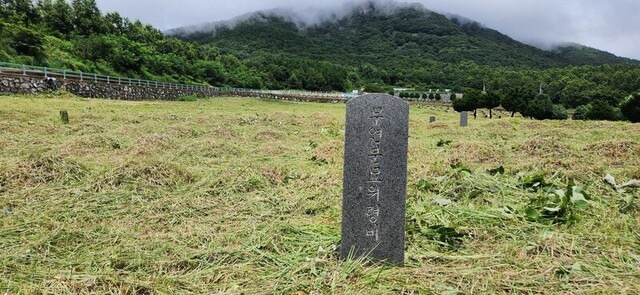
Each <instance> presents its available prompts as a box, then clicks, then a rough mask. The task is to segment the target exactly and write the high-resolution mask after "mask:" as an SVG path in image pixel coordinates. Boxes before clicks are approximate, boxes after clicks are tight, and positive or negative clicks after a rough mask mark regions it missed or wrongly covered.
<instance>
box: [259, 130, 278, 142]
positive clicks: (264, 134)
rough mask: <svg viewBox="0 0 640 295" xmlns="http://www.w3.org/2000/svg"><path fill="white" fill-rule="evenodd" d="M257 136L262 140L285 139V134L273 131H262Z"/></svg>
mask: <svg viewBox="0 0 640 295" xmlns="http://www.w3.org/2000/svg"><path fill="white" fill-rule="evenodd" d="M256 136H257V137H258V138H259V139H261V140H274V139H281V138H283V137H284V133H282V132H276V131H271V130H261V131H259V132H258V134H256Z"/></svg>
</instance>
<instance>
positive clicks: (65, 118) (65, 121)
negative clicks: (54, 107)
mask: <svg viewBox="0 0 640 295" xmlns="http://www.w3.org/2000/svg"><path fill="white" fill-rule="evenodd" d="M60 121H62V124H69V113H68V112H67V111H60Z"/></svg>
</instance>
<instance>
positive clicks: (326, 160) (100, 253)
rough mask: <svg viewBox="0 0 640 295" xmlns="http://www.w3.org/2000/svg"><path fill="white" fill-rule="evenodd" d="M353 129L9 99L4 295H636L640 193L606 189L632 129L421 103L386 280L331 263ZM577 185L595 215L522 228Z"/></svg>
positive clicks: (0, 102)
mask: <svg viewBox="0 0 640 295" xmlns="http://www.w3.org/2000/svg"><path fill="white" fill-rule="evenodd" d="M60 110H67V111H68V112H69V116H70V124H68V125H63V124H62V123H61V122H60V119H59V111H60ZM431 115H435V116H437V119H438V121H437V123H435V124H431V125H430V124H429V123H428V122H429V116H431ZM344 116H345V105H343V104H314V103H290V102H280V101H268V100H256V99H243V98H216V99H205V100H199V101H197V102H156V101H153V102H152V101H145V102H127V101H108V100H87V99H80V98H75V97H71V96H66V95H62V96H53V97H47V96H3V97H0V294H72V293H73V294H156V293H157V294H216V293H220V294H270V293H285V294H384V293H416V294H417V293H439V294H458V293H461V294H463V293H477V294H484V293H548V294H553V293H557V294H563V293H573V294H583V293H602V294H618V293H622V294H625V293H626V294H638V293H640V201H639V200H638V197H640V192H639V191H638V190H637V189H636V190H635V191H634V190H632V189H627V190H622V191H617V190H615V189H614V188H612V187H611V186H609V185H607V184H606V183H604V182H603V180H602V179H603V177H604V176H605V175H606V174H607V173H610V174H611V175H613V176H615V177H616V179H617V180H618V181H619V182H626V181H629V180H631V179H634V178H635V179H638V178H640V125H639V124H636V125H632V124H630V123H611V122H575V121H532V120H526V119H522V118H514V119H512V118H502V119H493V120H489V119H485V118H478V119H477V120H474V119H473V118H470V126H469V127H468V128H460V127H458V120H459V117H458V115H457V114H455V113H453V112H446V111H444V110H443V109H441V108H440V109H434V108H433V107H431V106H423V105H412V107H411V122H410V138H409V173H408V178H409V179H408V183H409V186H408V196H407V199H408V200H407V207H408V208H407V220H406V228H407V237H406V256H407V259H406V267H403V268H397V267H389V266H386V265H381V264H373V265H372V264H367V263H362V262H361V261H350V262H339V261H338V256H337V252H336V248H337V247H339V244H340V222H341V204H342V201H341V199H342V192H341V187H342V165H343V159H342V158H343V142H344ZM449 141H450V142H449ZM438 143H440V144H438ZM439 145H440V146H439ZM501 166H502V167H504V169H505V171H504V174H500V173H497V174H495V172H496V171H493V173H489V172H488V170H492V169H496V168H499V167H501ZM494 174H495V175H494ZM534 176H538V177H537V178H535V177H534ZM542 178H543V179H544V181H542V180H541V179H542ZM532 179H537V180H535V181H531V180H532ZM572 179H573V180H575V184H576V185H577V186H580V187H582V188H583V189H584V191H586V193H587V201H586V205H585V204H584V202H582V204H581V206H577V205H575V204H573V203H572V202H569V204H565V205H566V206H565V207H562V210H560V211H558V210H557V209H553V208H551V209H549V208H548V209H549V210H547V211H550V212H552V213H553V212H555V213H557V216H556V217H557V218H551V217H549V216H547V217H540V216H538V217H539V218H533V217H535V216H532V212H535V210H534V211H532V209H535V208H538V207H540V206H542V207H540V208H543V207H544V206H545V204H547V203H548V202H547V203H545V204H542V205H540V204H541V203H540V202H541V201H540V200H545V198H549V196H550V192H551V191H552V190H553V189H552V188H553V187H554V186H555V188H559V189H566V188H567V186H568V184H569V183H570V181H571V180H572ZM560 194H562V193H561V192H560ZM634 198H635V199H634ZM536 204H537V205H536ZM536 206H538V207H536ZM547 213H549V212H547ZM563 214H564V215H563ZM545 216H546V215H545Z"/></svg>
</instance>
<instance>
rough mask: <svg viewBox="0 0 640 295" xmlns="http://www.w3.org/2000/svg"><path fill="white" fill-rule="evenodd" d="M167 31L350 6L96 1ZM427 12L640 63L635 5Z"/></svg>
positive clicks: (339, 1) (519, 5) (529, 1)
mask: <svg viewBox="0 0 640 295" xmlns="http://www.w3.org/2000/svg"><path fill="white" fill-rule="evenodd" d="M97 2H98V5H99V6H100V8H101V9H102V11H103V12H108V11H118V12H119V13H120V14H122V15H123V16H127V17H129V18H132V19H140V20H141V21H143V22H145V23H151V24H153V25H154V26H156V27H158V28H160V29H162V30H166V29H171V28H175V27H181V26H188V25H196V24H200V23H207V22H213V21H221V20H228V19H231V18H233V17H236V16H239V15H242V14H245V13H248V12H253V11H257V10H265V9H272V8H291V9H293V10H294V11H299V12H302V13H305V14H307V15H310V14H313V13H314V11H319V10H321V9H333V8H335V9H336V10H339V9H340V8H341V7H344V5H345V3H347V2H353V0H181V1H176V0H97ZM402 2H417V3H422V4H424V5H425V7H427V8H428V9H431V10H435V11H438V12H447V13H452V14H458V15H462V16H465V17H467V18H470V19H473V20H476V21H478V22H480V23H482V24H484V25H486V26H488V27H490V28H493V29H497V30H498V31H500V32H502V33H505V34H507V35H509V36H511V37H513V38H514V39H517V40H520V41H523V42H526V43H529V44H538V45H541V44H545V45H550V44H552V43H558V42H576V43H580V44H584V45H587V46H591V47H595V48H598V49H603V50H606V51H609V52H612V53H615V54H617V55H620V56H625V57H632V58H636V59H640V0H415V1H402Z"/></svg>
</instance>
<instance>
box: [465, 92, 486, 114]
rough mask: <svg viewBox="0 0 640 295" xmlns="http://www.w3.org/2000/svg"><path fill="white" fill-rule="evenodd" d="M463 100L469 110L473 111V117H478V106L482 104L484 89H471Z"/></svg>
mask: <svg viewBox="0 0 640 295" xmlns="http://www.w3.org/2000/svg"><path fill="white" fill-rule="evenodd" d="M463 100H464V101H465V105H466V106H467V107H466V108H468V110H465V111H473V118H475V119H477V118H478V107H481V106H482V91H480V90H477V89H469V90H468V91H466V92H465V94H464V97H463Z"/></svg>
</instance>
